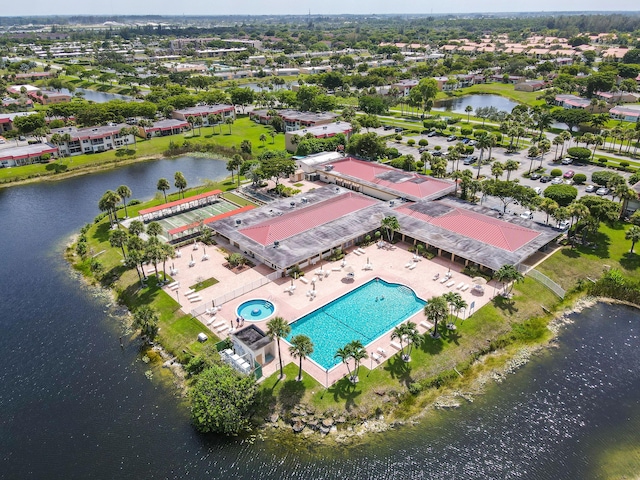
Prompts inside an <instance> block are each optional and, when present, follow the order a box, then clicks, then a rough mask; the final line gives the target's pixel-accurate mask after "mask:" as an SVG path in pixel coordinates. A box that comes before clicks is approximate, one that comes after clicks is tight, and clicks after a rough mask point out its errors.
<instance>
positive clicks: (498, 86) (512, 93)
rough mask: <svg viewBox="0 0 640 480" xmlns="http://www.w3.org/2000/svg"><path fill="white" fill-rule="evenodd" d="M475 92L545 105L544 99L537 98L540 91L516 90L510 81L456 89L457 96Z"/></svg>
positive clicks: (532, 104)
mask: <svg viewBox="0 0 640 480" xmlns="http://www.w3.org/2000/svg"><path fill="white" fill-rule="evenodd" d="M474 93H485V94H487V93H490V94H494V95H502V96H503V97H506V98H510V99H511V100H514V101H516V102H519V103H523V104H525V105H529V106H531V107H535V106H536V105H544V100H536V97H538V96H540V92H521V91H518V90H516V89H515V88H514V85H511V84H508V83H484V84H478V85H472V86H471V87H467V88H461V89H459V90H456V96H462V95H471V94H474Z"/></svg>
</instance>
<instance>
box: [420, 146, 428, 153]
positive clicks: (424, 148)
mask: <svg viewBox="0 0 640 480" xmlns="http://www.w3.org/2000/svg"><path fill="white" fill-rule="evenodd" d="M427 150H428V148H427V147H420V148H419V149H418V153H424V152H426V151H427Z"/></svg>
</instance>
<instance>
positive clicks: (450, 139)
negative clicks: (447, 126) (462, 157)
mask: <svg viewBox="0 0 640 480" xmlns="http://www.w3.org/2000/svg"><path fill="white" fill-rule="evenodd" d="M457 139H458V137H456V136H455V135H449V136H448V137H447V142H455V141H456V140H457Z"/></svg>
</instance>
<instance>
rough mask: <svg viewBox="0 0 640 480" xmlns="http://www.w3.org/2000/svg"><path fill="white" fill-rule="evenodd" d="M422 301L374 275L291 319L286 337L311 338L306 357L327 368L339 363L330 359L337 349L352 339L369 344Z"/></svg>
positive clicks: (419, 305)
mask: <svg viewBox="0 0 640 480" xmlns="http://www.w3.org/2000/svg"><path fill="white" fill-rule="evenodd" d="M426 303H427V302H425V301H424V300H422V299H420V298H418V297H417V296H416V294H415V293H414V292H413V290H411V289H410V288H409V287H407V286H405V285H400V284H398V283H389V282H385V281H384V280H382V279H379V278H375V279H373V280H370V281H369V282H367V283H365V284H364V285H361V286H360V287H358V288H356V289H355V290H352V291H351V292H349V293H347V294H345V295H343V296H341V297H339V298H336V299H335V300H333V301H332V302H330V303H327V304H326V305H324V306H322V307H320V308H318V309H317V310H314V311H313V312H311V313H309V314H307V315H305V316H304V317H302V318H300V319H298V320H296V321H295V322H293V323H292V324H291V334H290V335H289V336H288V337H287V340H288V341H290V340H291V338H292V337H293V336H294V335H306V336H308V337H309V338H311V341H312V342H313V353H312V354H311V355H310V357H309V358H311V359H312V360H313V361H314V362H316V363H317V364H318V365H320V366H321V367H323V368H325V369H327V370H328V369H330V368H331V367H333V366H335V365H337V364H338V363H340V360H338V359H336V358H334V355H335V354H336V351H337V350H338V349H339V348H342V347H344V346H345V345H346V344H347V343H349V342H350V341H352V340H360V341H361V342H362V344H363V345H365V346H366V345H368V344H370V343H371V342H373V341H374V340H375V339H377V338H378V337H380V336H381V335H383V334H384V333H386V332H388V331H389V330H391V329H393V328H394V327H395V326H396V325H398V324H399V323H401V322H402V321H404V320H406V319H407V318H409V317H410V316H412V315H414V314H416V313H418V312H419V311H421V310H422V309H423V308H424V306H425V305H426Z"/></svg>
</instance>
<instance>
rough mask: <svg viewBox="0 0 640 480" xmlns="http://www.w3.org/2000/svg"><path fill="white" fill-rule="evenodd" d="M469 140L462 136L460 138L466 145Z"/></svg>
mask: <svg viewBox="0 0 640 480" xmlns="http://www.w3.org/2000/svg"><path fill="white" fill-rule="evenodd" d="M470 141H471V140H469V139H468V138H463V139H462V143H464V144H465V145H466V144H467V143H469V142H470Z"/></svg>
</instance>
